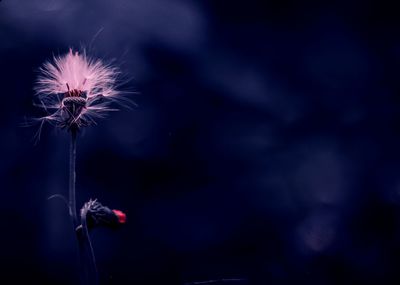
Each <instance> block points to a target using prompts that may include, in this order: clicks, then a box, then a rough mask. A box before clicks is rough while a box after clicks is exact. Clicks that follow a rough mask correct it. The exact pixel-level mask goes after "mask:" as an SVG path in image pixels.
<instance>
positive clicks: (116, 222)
mask: <svg viewBox="0 0 400 285" xmlns="http://www.w3.org/2000/svg"><path fill="white" fill-rule="evenodd" d="M81 219H82V220H83V221H85V222H86V225H87V227H88V228H89V229H90V228H94V227H97V226H106V227H112V228H115V227H118V226H120V225H121V224H125V223H126V214H125V213H123V212H122V211H120V210H111V209H110V208H108V207H106V206H103V205H102V204H101V203H100V202H98V201H97V200H89V202H87V203H85V204H84V205H83V207H82V209H81ZM82 224H83V223H82Z"/></svg>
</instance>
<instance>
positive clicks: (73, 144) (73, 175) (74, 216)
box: [69, 129, 78, 229]
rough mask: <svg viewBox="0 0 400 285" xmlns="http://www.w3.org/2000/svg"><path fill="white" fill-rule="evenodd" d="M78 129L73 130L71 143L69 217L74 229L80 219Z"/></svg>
mask: <svg viewBox="0 0 400 285" xmlns="http://www.w3.org/2000/svg"><path fill="white" fill-rule="evenodd" d="M76 135H77V133H76V129H71V143H70V146H69V215H70V217H71V220H72V224H73V226H74V229H76V227H77V226H78V218H77V214H76V196H75V185H76V172H75V164H76Z"/></svg>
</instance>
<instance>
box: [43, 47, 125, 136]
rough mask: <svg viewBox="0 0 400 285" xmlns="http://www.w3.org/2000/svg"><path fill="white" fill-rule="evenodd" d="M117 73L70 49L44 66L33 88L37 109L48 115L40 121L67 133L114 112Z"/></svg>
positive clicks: (103, 64) (96, 60)
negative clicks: (41, 109) (36, 99)
mask: <svg viewBox="0 0 400 285" xmlns="http://www.w3.org/2000/svg"><path fill="white" fill-rule="evenodd" d="M119 74H120V72H119V70H118V69H117V68H116V67H113V66H111V65H108V64H105V63H103V62H102V61H101V60H99V59H93V58H90V57H88V56H87V55H86V53H85V51H83V52H82V53H78V52H74V51H72V49H70V50H69V52H68V53H67V54H65V55H63V56H60V57H54V58H53V60H51V61H48V62H46V63H44V65H43V66H42V67H41V68H40V75H39V78H38V80H37V84H36V86H35V91H36V96H37V98H38V100H39V104H38V106H39V107H41V108H43V109H44V110H45V111H46V112H47V115H46V116H45V117H42V118H40V120H41V122H45V121H48V122H50V123H52V124H54V125H56V126H57V127H60V128H63V129H67V130H71V129H75V130H76V129H79V128H81V127H84V126H88V125H91V124H93V123H95V119H96V118H102V117H104V115H105V114H106V113H107V112H108V111H113V110H115V109H112V108H110V103H111V102H113V101H115V100H118V99H119V97H121V94H120V92H119V91H117V90H116V85H117V79H118V76H119Z"/></svg>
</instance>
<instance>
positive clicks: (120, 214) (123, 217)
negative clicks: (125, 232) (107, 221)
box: [112, 210, 126, 224]
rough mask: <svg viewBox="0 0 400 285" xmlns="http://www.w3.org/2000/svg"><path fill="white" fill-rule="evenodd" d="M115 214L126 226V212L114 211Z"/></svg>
mask: <svg viewBox="0 0 400 285" xmlns="http://www.w3.org/2000/svg"><path fill="white" fill-rule="evenodd" d="M112 211H113V212H114V214H115V215H116V216H117V218H118V222H119V223H120V224H125V223H126V215H125V213H124V212H122V211H120V210H112Z"/></svg>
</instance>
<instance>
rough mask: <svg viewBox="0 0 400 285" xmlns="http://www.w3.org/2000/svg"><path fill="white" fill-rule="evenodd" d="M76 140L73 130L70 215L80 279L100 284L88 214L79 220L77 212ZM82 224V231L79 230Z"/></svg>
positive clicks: (70, 157)
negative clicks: (87, 223) (78, 261)
mask: <svg viewBox="0 0 400 285" xmlns="http://www.w3.org/2000/svg"><path fill="white" fill-rule="evenodd" d="M76 138H77V130H76V129H75V128H72V129H71V143H70V148H69V195H68V196H69V201H68V206H69V215H70V217H71V221H72V224H73V228H74V231H75V233H76V237H77V241H78V249H79V256H80V259H81V260H80V262H81V270H80V278H81V282H82V284H89V285H96V284H98V277H97V268H96V261H95V257H94V252H93V247H92V243H91V241H90V236H89V232H88V229H87V225H86V213H85V214H84V215H83V216H82V218H81V220H78V216H77V211H76V191H75V188H76V170H75V169H76ZM80 222H82V225H81V230H78V228H79V225H80Z"/></svg>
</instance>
